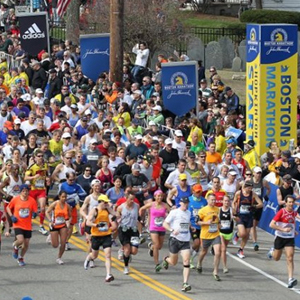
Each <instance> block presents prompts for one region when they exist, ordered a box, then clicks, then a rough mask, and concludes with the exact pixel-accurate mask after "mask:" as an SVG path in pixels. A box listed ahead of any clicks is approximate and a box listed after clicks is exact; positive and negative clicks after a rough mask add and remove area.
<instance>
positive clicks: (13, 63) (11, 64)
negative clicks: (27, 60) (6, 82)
mask: <svg viewBox="0 0 300 300" xmlns="http://www.w3.org/2000/svg"><path fill="white" fill-rule="evenodd" d="M0 58H1V60H2V59H5V60H6V62H7V68H8V70H10V69H11V68H18V67H19V66H20V65H21V60H16V59H14V57H13V56H12V55H10V54H7V53H5V52H2V51H0Z"/></svg>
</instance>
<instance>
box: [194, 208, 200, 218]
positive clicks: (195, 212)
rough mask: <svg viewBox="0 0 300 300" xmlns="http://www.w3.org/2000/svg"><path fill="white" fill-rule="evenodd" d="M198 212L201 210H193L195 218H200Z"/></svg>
mask: <svg viewBox="0 0 300 300" xmlns="http://www.w3.org/2000/svg"><path fill="white" fill-rule="evenodd" d="M198 212H199V209H197V208H194V209H193V216H194V217H196V216H198Z"/></svg>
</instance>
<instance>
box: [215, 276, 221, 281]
mask: <svg viewBox="0 0 300 300" xmlns="http://www.w3.org/2000/svg"><path fill="white" fill-rule="evenodd" d="M213 277H214V280H215V281H221V278H220V277H219V275H218V274H213Z"/></svg>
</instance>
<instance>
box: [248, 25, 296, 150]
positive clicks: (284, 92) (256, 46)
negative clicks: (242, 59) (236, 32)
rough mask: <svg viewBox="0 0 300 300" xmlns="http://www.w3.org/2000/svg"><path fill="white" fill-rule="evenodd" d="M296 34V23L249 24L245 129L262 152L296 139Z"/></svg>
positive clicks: (282, 146)
mask: <svg viewBox="0 0 300 300" xmlns="http://www.w3.org/2000/svg"><path fill="white" fill-rule="evenodd" d="M297 36H298V27H297V25H289V24H264V25H256V24H248V25H247V70H246V72H247V73H246V75H247V81H246V107H247V132H246V133H247V139H248V140H249V139H252V140H254V141H255V143H256V151H257V152H258V153H259V154H260V155H261V154H263V153H264V152H266V151H267V150H268V145H269V143H270V142H271V141H276V142H277V143H278V145H279V147H280V148H281V149H282V150H286V149H288V148H289V144H290V141H291V140H292V139H294V141H295V143H296V141H297V67H298V53H297V50H298V45H297V41H298V39H297ZM291 142H292V141H291Z"/></svg>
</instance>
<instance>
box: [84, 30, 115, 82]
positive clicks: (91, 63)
mask: <svg viewBox="0 0 300 300" xmlns="http://www.w3.org/2000/svg"><path fill="white" fill-rule="evenodd" d="M109 43H110V41H109V34H108V33H106V34H87V35H81V36H80V52H81V67H82V72H83V74H84V75H86V76H87V77H89V78H91V79H92V80H94V81H96V80H97V78H98V77H99V75H100V74H101V73H102V72H104V71H106V72H108V71H109V46H110V45H109Z"/></svg>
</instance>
